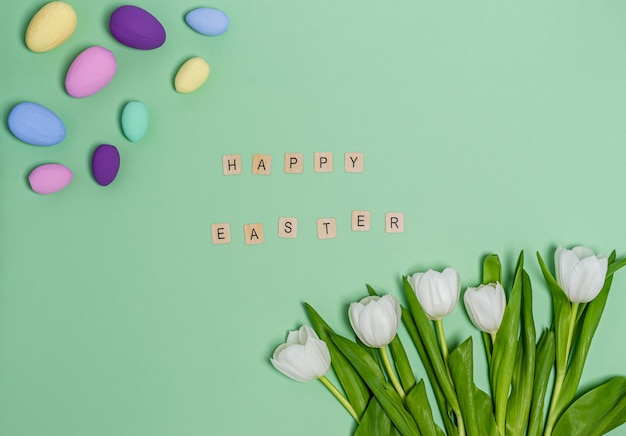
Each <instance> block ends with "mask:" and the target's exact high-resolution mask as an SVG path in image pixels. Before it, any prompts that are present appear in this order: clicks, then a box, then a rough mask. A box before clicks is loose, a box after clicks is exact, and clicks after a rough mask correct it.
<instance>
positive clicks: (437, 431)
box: [305, 253, 626, 436]
mask: <svg viewBox="0 0 626 436" xmlns="http://www.w3.org/2000/svg"><path fill="white" fill-rule="evenodd" d="M538 257H539V263H540V265H541V268H542V271H543V274H544V276H545V279H546V282H547V284H548V288H549V290H550V293H551V295H552V299H553V305H554V320H553V324H552V326H551V328H549V329H544V330H543V332H542V334H541V336H540V338H539V340H538V341H537V339H536V331H535V322H534V319H533V312H532V287H531V282H530V278H529V276H528V274H527V272H526V271H525V269H524V256H523V253H521V254H520V256H519V258H518V261H517V265H516V267H515V270H514V274H513V278H512V283H511V286H510V288H509V292H508V302H507V305H506V309H505V312H504V316H503V319H502V323H501V325H500V328H499V330H498V332H497V334H496V335H495V336H494V337H492V336H490V335H488V334H485V333H483V335H482V336H483V342H484V347H485V353H486V357H487V362H488V372H489V384H490V392H485V391H483V390H481V389H479V388H478V387H477V386H476V384H475V383H474V356H473V345H472V337H468V338H467V339H466V340H465V341H463V342H462V343H461V344H460V345H458V346H457V347H456V348H455V349H453V350H451V352H450V354H449V358H448V359H447V361H446V360H445V359H444V357H443V356H442V353H441V351H440V346H441V344H439V343H438V339H437V334H436V330H435V326H434V323H433V322H432V321H431V320H429V319H428V317H427V316H426V314H425V312H424V310H423V308H422V307H421V305H420V303H419V301H418V299H417V297H416V295H415V292H414V291H413V289H412V288H411V286H410V285H409V283H408V281H407V278H406V277H404V278H403V287H404V294H405V299H406V303H407V304H406V305H404V306H403V307H402V323H403V325H404V327H405V330H406V333H407V334H408V337H409V338H410V339H411V342H412V343H413V346H414V347H415V349H416V351H417V354H418V355H419V357H420V360H421V362H422V365H423V367H424V369H425V371H426V374H425V377H422V378H418V377H416V375H415V373H414V371H413V369H412V366H411V364H410V362H409V359H408V357H407V353H406V350H405V348H404V345H403V344H402V342H401V340H400V338H399V337H398V336H396V337H395V338H394V340H393V341H392V342H391V343H390V344H389V348H390V350H391V355H392V358H393V370H395V371H396V373H397V375H398V378H399V380H400V384H401V386H402V389H403V390H404V392H406V395H405V396H401V395H399V394H398V392H397V391H396V389H394V386H393V385H392V383H391V377H390V374H388V373H387V372H386V370H385V366H384V365H383V364H382V362H381V356H380V355H379V352H378V350H375V349H372V348H369V347H367V346H365V345H364V344H362V343H361V342H360V341H359V340H358V339H357V338H355V339H354V340H352V339H349V338H346V337H344V336H341V335H339V334H337V333H336V332H335V331H334V330H333V329H332V328H331V327H330V326H329V325H328V324H327V323H326V322H325V321H324V319H323V318H322V317H321V316H320V315H319V314H318V313H317V312H316V311H315V310H314V309H313V307H311V306H310V305H308V304H305V308H306V311H307V314H308V316H309V318H310V320H311V323H312V325H313V328H314V329H315V330H316V332H317V333H318V335H319V337H320V338H321V339H322V340H324V341H325V342H326V343H327V345H328V348H329V351H330V354H331V359H332V368H333V370H334V372H335V375H336V377H337V379H338V380H339V382H340V383H341V386H342V388H343V391H344V392H345V394H346V397H347V399H348V401H349V402H350V404H351V405H352V407H353V409H354V411H355V412H356V415H357V416H358V418H359V419H358V420H357V421H358V425H357V428H356V431H355V435H357V436H366V435H376V436H384V435H405V436H407V435H411V436H412V435H433V436H440V435H444V434H447V435H452V436H464V435H466V434H467V435H470V436H517V435H524V434H527V435H530V436H539V435H542V434H543V435H546V436H547V435H558V436H561V435H568V436H576V435H580V436H587V435H600V434H604V433H605V432H608V431H610V430H611V429H613V428H615V427H617V426H619V425H621V424H622V423H624V422H625V421H626V377H614V378H611V379H610V380H609V381H607V382H606V383H603V384H601V385H600V386H597V387H595V388H593V389H591V390H589V391H588V392H586V393H584V394H583V395H580V392H578V384H579V382H580V379H581V375H582V370H583V366H584V362H585V359H586V356H587V354H588V352H589V346H590V343H591V339H592V337H593V334H594V332H595V330H596V327H597V325H598V323H599V320H600V316H601V314H602V311H603V309H604V306H605V304H606V300H607V296H608V293H609V289H610V286H611V281H612V276H613V273H614V272H615V271H617V270H618V269H619V268H621V267H622V266H624V265H626V260H619V261H616V260H615V253H613V254H612V255H611V256H610V257H609V268H608V273H607V277H606V281H605V284H604V287H603V289H602V291H601V292H600V295H599V296H598V297H597V298H596V299H594V300H593V301H592V302H590V303H588V304H586V305H584V307H582V308H580V310H579V311H577V315H576V319H575V320H574V321H573V322H574V338H573V341H572V346H571V352H570V353H566V352H565V351H564V349H565V342H567V341H566V338H565V336H564V335H566V334H567V333H566V332H565V331H566V330H567V329H568V328H567V326H568V324H569V322H570V321H571V319H570V315H571V312H572V311H571V305H570V303H569V301H568V300H567V297H565V293H564V292H563V291H562V290H561V289H560V288H559V286H558V284H557V282H556V280H555V279H554V277H553V276H552V274H551V273H550V272H549V270H548V268H547V267H546V265H545V263H544V262H543V260H542V259H541V256H538ZM495 282H499V283H501V284H502V285H503V286H504V284H503V283H502V282H503V280H502V267H501V263H500V260H499V258H498V256H497V255H490V256H487V257H486V258H485V260H484V263H483V284H489V283H495ZM367 288H368V291H369V294H370V295H376V291H375V290H374V289H373V288H371V287H370V286H367ZM505 288H506V287H505ZM566 354H567V355H566ZM559 371H560V372H561V373H562V379H563V382H562V386H561V387H560V388H559V389H558V390H557V389H554V392H551V393H550V394H549V393H548V384H549V380H550V376H551V374H552V373H553V372H557V373H558V372H559ZM426 382H428V384H429V385H430V388H431V389H432V392H433V394H434V398H435V402H436V406H437V412H438V414H439V418H440V420H439V421H440V422H441V423H442V424H443V428H441V427H440V426H438V425H437V423H436V420H435V416H434V414H433V410H432V408H431V405H430V401H429V398H428V396H427V391H426ZM554 395H556V398H553V396H554ZM546 400H551V401H550V404H551V407H550V408H549V411H548V414H547V416H546V413H545V409H546V407H545V406H546V405H547V401H546Z"/></svg>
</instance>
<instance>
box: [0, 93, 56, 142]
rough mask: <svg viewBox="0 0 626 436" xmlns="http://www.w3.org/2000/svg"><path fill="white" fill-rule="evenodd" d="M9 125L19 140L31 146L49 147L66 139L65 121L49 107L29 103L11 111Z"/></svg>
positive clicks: (15, 107)
mask: <svg viewBox="0 0 626 436" xmlns="http://www.w3.org/2000/svg"><path fill="white" fill-rule="evenodd" d="M8 125H9V130H10V131H11V133H13V135H15V137H16V138H17V139H19V140H20V141H24V142H26V143H28V144H31V145H39V146H44V147H47V146H49V145H54V144H58V143H59V142H61V141H63V139H65V125H64V124H63V121H61V119H60V118H59V117H58V116H57V115H56V114H55V113H54V112H52V111H51V110H50V109H48V108H47V107H45V106H42V105H40V104H37V103H32V102H29V101H25V102H23V103H18V104H16V105H15V106H14V107H13V109H11V112H9V119H8Z"/></svg>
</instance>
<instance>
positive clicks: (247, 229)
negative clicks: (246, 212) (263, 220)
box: [243, 224, 265, 245]
mask: <svg viewBox="0 0 626 436" xmlns="http://www.w3.org/2000/svg"><path fill="white" fill-rule="evenodd" d="M243 235H244V238H245V240H246V244H248V245H254V244H262V243H263V242H264V241H265V237H264V235H263V224H246V225H244V226H243Z"/></svg>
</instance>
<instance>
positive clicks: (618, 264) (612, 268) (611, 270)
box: [606, 251, 626, 277]
mask: <svg viewBox="0 0 626 436" xmlns="http://www.w3.org/2000/svg"><path fill="white" fill-rule="evenodd" d="M611 256H613V261H611V260H610V259H609V267H608V269H607V272H606V276H607V277H611V276H612V275H613V274H615V273H616V272H617V270H619V269H621V268H623V267H624V266H626V258H625V259H618V260H615V251H613V252H612V253H611Z"/></svg>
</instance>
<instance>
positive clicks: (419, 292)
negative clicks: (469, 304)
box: [408, 268, 461, 320]
mask: <svg viewBox="0 0 626 436" xmlns="http://www.w3.org/2000/svg"><path fill="white" fill-rule="evenodd" d="M408 281H409V284H410V285H411V287H412V288H413V291H415V295H416V296H417V299H418V301H419V302H420V304H421V306H422V308H423V309H424V312H426V315H427V316H428V318H430V319H432V320H438V319H442V318H445V317H446V316H448V315H450V313H452V311H453V310H454V307H455V306H456V303H457V302H458V301H459V294H460V293H461V278H460V277H459V273H458V272H456V270H454V269H453V268H446V269H444V270H443V271H442V272H438V271H433V270H431V269H429V270H428V271H426V272H425V273H415V274H413V275H412V276H410V277H409V278H408Z"/></svg>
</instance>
